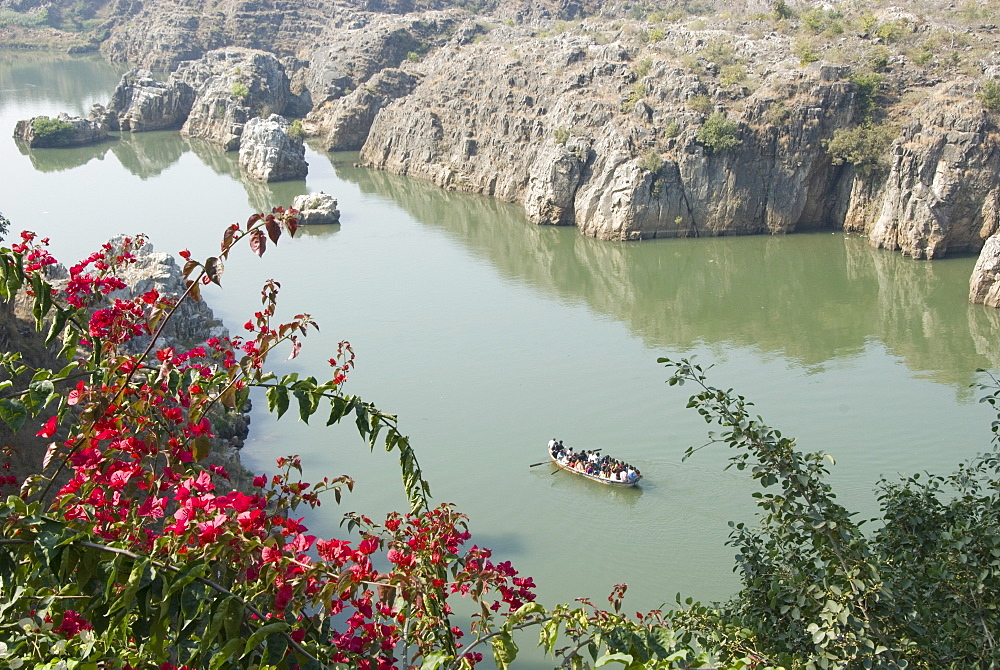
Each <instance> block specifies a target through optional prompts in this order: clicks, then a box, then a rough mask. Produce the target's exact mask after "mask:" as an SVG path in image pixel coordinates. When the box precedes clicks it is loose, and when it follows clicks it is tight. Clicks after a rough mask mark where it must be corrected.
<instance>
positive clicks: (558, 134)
mask: <svg viewBox="0 0 1000 670" xmlns="http://www.w3.org/2000/svg"><path fill="white" fill-rule="evenodd" d="M552 138H553V139H554V140H555V141H556V144H560V145H564V144H566V142H568V141H569V128H567V127H566V126H559V127H558V128H553V129H552Z"/></svg>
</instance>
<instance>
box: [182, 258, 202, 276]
mask: <svg viewBox="0 0 1000 670" xmlns="http://www.w3.org/2000/svg"><path fill="white" fill-rule="evenodd" d="M198 265H199V263H198V261H191V260H189V261H185V262H184V278H185V279H186V278H188V277H190V276H191V273H192V272H194V270H195V268H197V267H198Z"/></svg>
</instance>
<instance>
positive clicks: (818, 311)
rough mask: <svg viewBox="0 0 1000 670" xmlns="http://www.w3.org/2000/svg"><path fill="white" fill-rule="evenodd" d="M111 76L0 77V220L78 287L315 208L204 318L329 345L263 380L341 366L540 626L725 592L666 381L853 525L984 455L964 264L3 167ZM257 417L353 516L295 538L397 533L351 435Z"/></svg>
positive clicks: (227, 163)
mask: <svg viewBox="0 0 1000 670" xmlns="http://www.w3.org/2000/svg"><path fill="white" fill-rule="evenodd" d="M119 74H120V72H119V71H116V70H115V69H113V68H112V67H110V66H108V65H106V64H104V63H102V62H101V61H99V60H95V59H84V60H68V59H57V58H53V57H48V56H39V55H32V54H23V53H0V130H2V136H3V139H0V158H2V162H0V177H2V178H0V212H2V213H3V214H4V215H6V216H7V217H8V218H9V219H10V220H11V221H12V222H13V226H14V230H20V229H21V228H29V229H33V230H36V231H38V232H39V233H41V234H43V235H49V236H51V237H52V239H53V253H54V254H55V255H56V256H57V257H58V258H60V259H65V260H70V261H72V260H77V259H78V258H80V257H82V256H84V255H86V253H87V252H89V251H90V250H92V249H94V248H96V247H97V246H98V245H99V244H100V243H101V242H103V241H104V240H106V239H107V238H108V237H110V236H111V235H113V234H115V233H119V232H130V233H132V232H145V233H148V234H149V236H150V238H151V241H152V242H153V244H154V246H155V247H156V248H157V249H158V250H161V251H170V252H176V251H178V250H180V249H183V248H190V249H191V250H192V251H193V252H194V254H195V255H196V256H200V257H205V256H208V255H211V254H212V253H213V252H214V250H215V249H217V244H218V240H219V239H220V237H221V232H222V229H223V227H224V226H225V225H227V224H230V223H232V222H234V221H237V220H239V221H243V220H245V219H246V218H247V216H248V215H249V214H250V213H251V212H252V211H257V210H261V209H269V208H270V207H272V206H275V205H279V204H288V203H289V202H290V200H291V198H292V197H293V196H295V195H297V194H299V193H305V192H308V191H319V190H322V191H325V192H327V193H331V194H333V195H335V196H336V197H337V198H338V199H339V202H340V209H341V212H342V225H340V226H336V227H330V228H322V229H320V228H314V229H308V230H304V231H303V232H302V234H300V235H299V236H298V237H297V238H296V239H294V240H282V241H281V243H280V244H279V245H278V247H277V248H276V249H273V250H269V252H268V253H267V254H265V256H264V258H263V259H258V258H256V257H254V256H252V254H250V253H249V252H246V253H239V254H237V255H236V256H235V258H234V259H233V260H232V261H231V262H230V263H229V266H228V267H227V270H226V275H225V277H224V279H223V284H224V286H225V290H224V291H222V292H219V291H214V292H209V293H208V295H207V298H208V300H209V302H210V304H211V305H212V306H213V308H214V309H215V311H216V313H217V314H219V315H221V316H222V317H223V318H224V319H225V321H226V322H227V324H228V325H229V327H230V328H231V329H232V330H233V331H234V332H238V330H239V327H240V324H242V323H243V322H244V321H245V320H246V319H247V318H248V316H249V315H250V314H252V312H253V311H254V310H255V309H257V305H259V299H258V290H259V286H260V283H261V281H262V280H263V279H265V278H267V277H275V278H276V279H278V280H280V281H281V283H282V288H283V291H282V295H281V299H280V306H281V308H282V309H283V310H284V313H285V314H286V315H292V314H295V313H298V312H301V311H307V312H309V313H311V314H313V315H314V316H315V318H316V319H317V320H318V321H319V323H320V325H321V328H322V331H321V332H320V333H318V334H316V335H310V336H309V338H308V339H307V340H306V342H305V348H304V352H303V355H302V356H301V357H300V358H298V359H296V360H295V361H293V362H292V363H282V364H281V369H282V370H302V371H315V372H317V373H318V374H322V370H323V369H324V368H325V361H326V359H327V358H329V356H331V355H332V352H333V350H334V349H335V347H336V343H337V342H338V341H340V340H342V339H347V340H350V341H351V342H352V344H353V345H354V347H355V350H356V352H357V355H358V358H357V369H356V371H355V372H354V374H353V376H352V378H351V380H350V382H349V384H348V390H349V391H351V392H355V393H358V394H360V395H362V397H365V398H366V399H369V400H372V401H374V402H375V403H376V404H377V405H379V406H380V407H381V408H383V409H384V410H387V411H390V412H393V413H396V414H398V415H399V417H400V426H401V429H402V430H403V431H404V432H405V433H407V434H408V435H410V436H411V438H412V440H413V444H414V446H415V448H416V449H417V454H418V457H419V459H420V462H421V465H422V466H423V468H424V471H425V474H426V476H427V478H428V479H429V480H430V482H431V486H432V492H433V494H434V497H435V499H437V500H438V501H452V502H454V503H456V504H457V505H458V507H459V508H460V509H461V510H463V511H465V512H466V513H468V514H469V515H470V517H471V520H472V524H471V525H472V531H473V535H474V538H475V540H476V541H477V542H478V543H479V544H481V545H485V546H489V547H491V548H493V549H494V550H495V552H496V553H497V554H498V555H500V556H502V557H503V558H504V559H509V560H511V561H512V562H513V563H514V565H515V566H516V567H517V568H518V569H519V570H520V571H521V572H522V573H524V574H527V575H531V576H533V577H534V578H535V580H536V582H538V583H539V589H538V591H539V597H540V599H541V600H542V602H544V603H547V604H554V603H555V602H558V601H566V600H570V599H572V598H574V597H576V596H588V597H591V598H594V599H595V600H598V601H603V599H604V597H605V596H606V595H607V593H608V592H609V590H610V588H611V586H612V585H613V584H614V583H616V582H623V581H624V582H628V583H629V584H630V585H631V588H630V590H629V593H628V596H627V598H626V607H627V609H628V610H632V611H634V610H641V609H648V608H651V607H657V606H659V605H660V604H662V603H664V602H672V601H673V599H674V595H675V594H676V593H677V592H682V593H684V594H685V595H691V596H694V597H696V598H700V599H704V600H710V599H721V598H725V597H727V596H728V595H730V594H732V593H733V592H734V590H735V589H736V588H737V586H738V582H737V580H736V577H735V576H734V575H733V574H732V571H731V569H732V565H733V560H732V556H733V553H734V552H733V550H731V549H729V548H727V547H726V546H725V545H724V542H725V540H726V537H727V531H728V527H727V521H729V520H750V519H752V517H753V514H754V509H755V508H754V506H753V500H752V498H751V497H750V493H751V492H752V491H753V487H752V486H751V484H750V483H749V482H748V480H747V478H746V477H745V476H744V475H743V474H740V473H736V472H732V471H724V469H723V467H724V465H725V458H726V453H725V452H724V450H723V449H722V448H721V447H713V448H710V449H706V450H703V451H702V452H700V453H699V454H697V455H696V456H695V457H694V458H692V459H689V460H688V461H682V458H681V457H682V455H683V452H684V450H685V449H686V448H687V447H689V446H697V445H701V444H703V443H704V442H705V439H706V433H707V430H709V427H708V426H706V424H704V423H703V422H702V421H701V419H700V418H699V417H698V416H697V415H696V414H695V413H694V412H693V411H692V410H686V409H685V407H684V405H685V403H686V399H687V391H688V389H686V388H680V389H678V388H676V387H668V386H667V385H666V384H665V383H664V381H665V379H666V378H667V372H666V371H665V370H664V368H663V367H661V366H660V365H658V364H657V363H656V359H657V357H659V356H669V357H691V356H696V357H697V360H698V361H700V362H702V363H704V364H709V363H714V364H715V368H714V369H713V371H712V372H711V378H712V380H713V382H714V383H715V384H716V385H719V386H723V387H733V388H735V389H736V390H737V391H738V392H740V393H742V394H744V395H746V396H747V397H749V398H750V399H752V400H754V401H755V402H756V404H757V409H758V410H759V412H760V413H761V414H762V415H763V417H764V418H765V420H766V421H768V422H769V423H770V424H771V425H774V426H776V427H778V428H780V429H781V430H782V431H783V432H784V433H785V434H789V435H795V436H797V437H798V438H799V446H800V447H801V448H803V449H805V450H809V451H813V450H825V451H827V452H829V453H830V454H831V455H832V456H833V457H834V458H835V459H836V461H837V465H836V467H835V468H834V469H833V474H832V478H831V481H832V482H833V485H834V487H835V488H836V490H837V492H838V494H839V498H840V500H841V502H843V503H844V504H845V505H847V506H848V507H849V508H852V509H856V510H858V511H859V513H860V514H861V515H862V516H863V517H867V516H871V515H872V514H874V513H875V512H877V506H876V502H875V496H874V494H873V486H874V484H875V483H876V482H877V480H878V477H879V475H882V474H884V475H887V476H893V475H894V474H895V473H899V472H902V473H912V472H915V471H921V470H931V471H950V470H951V469H952V467H953V466H954V465H955V464H956V463H958V462H959V461H960V460H961V459H964V458H967V457H969V456H971V455H973V454H975V453H976V452H978V451H981V450H984V449H985V448H986V447H987V446H988V443H989V440H990V429H989V425H990V421H991V420H992V418H993V417H992V416H991V414H990V412H989V410H988V408H987V407H986V406H984V405H982V404H980V403H978V396H977V393H976V392H975V391H974V390H972V389H970V387H969V385H970V384H971V383H973V382H976V381H981V380H982V377H981V376H980V375H977V373H976V372H975V370H976V369H977V368H991V369H996V368H998V367H1000V348H998V346H997V333H998V328H1000V312H997V311H996V310H993V309H989V308H983V307H981V306H973V305H969V304H968V303H967V294H968V278H969V274H970V273H971V271H972V267H973V265H974V260H975V259H974V258H970V257H966V258H955V259H946V260H942V261H934V262H916V261H912V260H909V259H906V258H903V257H901V256H899V255H898V254H896V253H890V252H886V251H876V250H873V249H871V248H869V246H868V244H867V240H865V239H863V238H860V237H856V236H845V235H843V234H841V233H839V232H838V233H832V232H830V231H827V232H820V233H811V234H802V235H790V236H787V237H776V238H772V237H748V238H716V239H691V240H658V241H649V242H643V243H638V244H618V243H608V242H600V241H596V240H593V239H588V238H584V237H581V236H580V235H578V234H577V233H576V231H575V230H574V229H572V228H552V227H536V226H533V225H531V224H529V223H528V222H527V221H526V220H525V219H524V216H523V214H522V212H521V210H520V209H519V208H518V207H516V206H513V205H509V204H506V203H500V202H495V201H492V200H490V199H487V198H482V197H476V196H469V195H464V194H455V193H448V192H444V191H441V190H439V189H437V188H435V187H433V186H431V185H429V184H425V183H421V182H416V181H412V180H407V179H405V178H401V177H397V176H394V175H390V174H385V173H380V172H370V171H367V170H362V169H357V168H354V167H352V159H353V156H352V155H349V154H345V155H340V154H337V155H327V154H324V153H321V152H317V151H315V150H309V152H308V155H307V160H308V161H309V163H310V171H309V177H308V179H307V180H306V181H303V182H291V183H285V184H279V185H260V184H254V183H248V182H244V181H243V180H242V179H241V177H240V175H239V170H238V168H237V165H236V155H235V154H223V153H220V152H219V151H218V150H217V149H215V148H214V147H212V146H211V145H207V144H204V143H198V142H192V141H188V140H185V139H183V138H181V137H179V135H178V134H177V133H175V132H157V133H148V134H136V135H132V136H130V135H125V136H123V137H121V138H117V137H116V138H115V139H114V140H113V141H111V142H108V143H105V144H101V145H98V146H94V147H87V148H80V149H66V150H33V151H30V152H29V151H27V150H26V149H21V148H19V147H18V146H17V145H16V144H15V142H14V141H13V140H12V139H11V133H12V131H13V126H14V123H15V121H16V120H18V119H21V118H29V117H31V116H36V115H40V114H48V115H55V114H56V113H58V112H61V111H66V112H70V113H74V114H81V113H85V112H86V111H87V110H88V109H89V106H90V104H92V103H93V102H98V101H99V102H105V101H107V99H108V98H109V97H110V93H111V91H112V90H113V88H114V85H115V83H116V82H117V79H118V76H119ZM263 405H264V403H263V399H262V398H260V399H258V403H257V407H258V409H257V410H255V411H254V412H253V423H252V426H251V431H252V432H251V439H250V441H249V443H248V445H247V447H246V448H245V449H244V450H243V458H244V461H245V463H246V464H247V465H248V466H250V467H252V468H254V469H257V470H262V471H264V470H268V469H269V468H270V467H271V465H272V464H273V459H274V458H275V457H277V456H279V455H283V454H288V453H297V454H300V455H302V457H303V459H304V461H305V466H306V479H307V480H311V481H314V480H315V479H317V478H319V477H321V476H323V475H325V474H329V475H338V474H342V473H349V474H351V475H353V476H354V477H355V478H356V480H357V486H356V489H355V492H354V493H353V494H351V495H350V496H348V497H347V499H346V501H345V502H344V503H343V504H342V509H341V508H338V507H337V506H336V505H335V504H334V503H333V501H332V500H330V501H329V504H328V505H326V506H324V507H322V508H320V509H319V510H318V511H317V512H314V513H311V514H310V516H309V519H308V523H309V525H310V527H311V528H312V529H313V530H315V531H317V532H318V533H322V534H337V533H342V532H343V531H342V530H341V528H340V526H339V521H340V517H341V515H342V513H343V512H345V511H348V510H358V511H361V512H365V513H367V514H369V515H371V516H376V517H377V516H378V515H380V514H381V513H383V512H385V511H387V510H389V509H394V508H396V509H401V508H403V507H404V506H405V501H404V498H403V495H402V493H401V487H400V480H399V472H398V465H397V463H396V460H395V458H394V455H391V454H388V455H387V454H385V453H378V452H377V453H375V454H370V453H369V452H368V451H367V450H366V448H365V447H364V445H363V444H362V443H361V442H360V440H359V438H358V437H357V435H356V432H353V430H352V428H351V427H344V428H337V429H335V430H329V429H326V428H324V427H322V425H321V424H322V422H319V423H320V425H316V426H305V425H303V424H301V423H296V422H295V421H294V420H293V419H292V418H291V416H289V418H286V419H283V420H282V421H281V422H277V423H276V422H274V421H272V420H271V419H270V418H269V417H268V416H267V415H266V413H264V412H262V411H260V408H262V407H263ZM552 437H556V438H559V439H562V440H563V441H564V442H565V443H566V444H570V445H573V446H575V447H577V448H591V449H593V448H599V447H600V448H603V449H604V451H605V452H606V453H610V454H613V455H617V456H619V457H621V458H624V459H626V460H628V461H630V462H632V463H634V464H636V465H637V466H638V467H639V468H641V470H642V471H643V473H644V474H645V477H646V478H645V479H644V481H643V483H642V486H641V488H638V489H634V490H608V489H607V488H605V487H601V486H599V485H595V484H592V483H589V482H586V481H583V480H581V479H580V478H576V477H572V476H570V475H568V474H565V473H562V472H556V473H553V472H552V470H551V468H550V467H549V466H548V465H543V466H540V467H535V468H529V467H528V466H529V464H531V463H535V462H538V461H542V460H544V459H545V451H544V448H545V443H546V442H547V441H548V440H549V439H550V438H552Z"/></svg>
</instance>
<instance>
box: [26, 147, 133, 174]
mask: <svg viewBox="0 0 1000 670" xmlns="http://www.w3.org/2000/svg"><path fill="white" fill-rule="evenodd" d="M116 142H117V140H115V139H110V140H108V141H107V142H101V143H99V144H90V145H87V146H82V147H67V148H60V149H31V148H29V147H28V144H27V142H23V141H21V140H15V141H14V144H15V145H16V146H17V150H18V151H19V152H20V153H21V155H22V156H27V157H28V160H29V161H31V167H33V168H34V169H35V170H37V171H39V172H63V171H65V170H72V169H74V168H78V167H80V166H81V165H86V164H87V163H89V162H90V161H92V160H94V159H97V160H104V157H105V155H107V153H108V151H109V150H111V149H112V147H113V146H114V143H116Z"/></svg>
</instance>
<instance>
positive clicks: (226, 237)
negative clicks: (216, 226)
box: [222, 226, 239, 252]
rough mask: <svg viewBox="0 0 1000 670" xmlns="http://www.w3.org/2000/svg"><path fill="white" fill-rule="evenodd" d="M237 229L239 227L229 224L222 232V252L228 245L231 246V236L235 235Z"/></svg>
mask: <svg viewBox="0 0 1000 670" xmlns="http://www.w3.org/2000/svg"><path fill="white" fill-rule="evenodd" d="M237 230H239V228H237V227H234V226H229V227H228V228H226V232H224V233H223V234H222V251H223V252H226V251H228V250H229V247H231V246H233V236H235V235H236V231H237Z"/></svg>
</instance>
